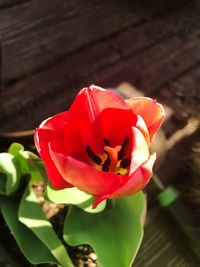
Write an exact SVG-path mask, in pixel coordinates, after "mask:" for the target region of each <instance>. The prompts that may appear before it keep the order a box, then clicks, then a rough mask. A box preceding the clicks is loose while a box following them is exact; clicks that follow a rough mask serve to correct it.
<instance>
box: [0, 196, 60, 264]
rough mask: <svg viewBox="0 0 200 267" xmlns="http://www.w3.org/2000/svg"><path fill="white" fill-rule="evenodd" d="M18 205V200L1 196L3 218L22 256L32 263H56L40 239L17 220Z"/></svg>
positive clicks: (0, 206)
mask: <svg viewBox="0 0 200 267" xmlns="http://www.w3.org/2000/svg"><path fill="white" fill-rule="evenodd" d="M18 206H19V203H18V200H17V199H15V198H13V197H2V198H1V200H0V208H1V212H2V215H3V217H4V220H5V221H6V224H7V226H8V227H9V229H10V231H11V233H12V234H13V236H14V238H15V240H16V242H17V244H18V246H19V248H20V249H21V251H22V253H23V254H24V256H25V257H26V258H27V259H28V260H29V261H30V262H31V263H32V264H41V263H49V262H52V263H58V262H57V260H56V259H55V258H54V257H53V255H52V254H51V253H50V251H49V250H48V248H47V247H46V246H45V245H44V244H43V243H42V242H41V241H40V239H39V238H37V236H36V235H35V234H34V233H33V232H32V231H31V230H30V229H28V228H27V227H26V226H24V224H22V223H21V222H20V221H19V220H18Z"/></svg>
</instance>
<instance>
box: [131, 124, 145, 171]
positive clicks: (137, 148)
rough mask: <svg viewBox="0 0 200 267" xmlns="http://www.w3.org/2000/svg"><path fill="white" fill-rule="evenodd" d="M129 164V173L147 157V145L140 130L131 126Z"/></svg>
mask: <svg viewBox="0 0 200 267" xmlns="http://www.w3.org/2000/svg"><path fill="white" fill-rule="evenodd" d="M130 150H131V164H130V170H129V175H130V174H132V173H133V172H134V171H135V170H136V169H137V168H138V167H139V166H140V165H141V164H143V163H144V162H146V161H147V160H148V158H149V147H148V144H147V141H146V139H145V137H144V135H143V134H142V132H141V131H140V130H138V129H137V128H136V127H132V142H131V148H130Z"/></svg>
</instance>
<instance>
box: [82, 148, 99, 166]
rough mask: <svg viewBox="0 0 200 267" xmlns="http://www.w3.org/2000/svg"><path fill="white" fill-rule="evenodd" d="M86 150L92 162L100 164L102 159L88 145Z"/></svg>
mask: <svg viewBox="0 0 200 267" xmlns="http://www.w3.org/2000/svg"><path fill="white" fill-rule="evenodd" d="M86 152H87V154H88V156H89V157H90V158H91V159H92V160H93V161H94V163H96V164H97V165H101V163H102V159H101V158H100V157H99V156H97V155H96V154H95V153H94V152H93V151H92V149H91V148H90V146H89V145H87V146H86Z"/></svg>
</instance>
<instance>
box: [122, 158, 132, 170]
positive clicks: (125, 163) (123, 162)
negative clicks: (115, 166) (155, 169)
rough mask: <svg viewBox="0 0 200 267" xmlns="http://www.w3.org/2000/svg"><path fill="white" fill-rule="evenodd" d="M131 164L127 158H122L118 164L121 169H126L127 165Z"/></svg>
mask: <svg viewBox="0 0 200 267" xmlns="http://www.w3.org/2000/svg"><path fill="white" fill-rule="evenodd" d="M130 164H131V160H130V159H129V158H124V159H123V160H122V161H121V162H120V166H121V167H122V168H123V169H126V168H127V167H128V166H129V165H130Z"/></svg>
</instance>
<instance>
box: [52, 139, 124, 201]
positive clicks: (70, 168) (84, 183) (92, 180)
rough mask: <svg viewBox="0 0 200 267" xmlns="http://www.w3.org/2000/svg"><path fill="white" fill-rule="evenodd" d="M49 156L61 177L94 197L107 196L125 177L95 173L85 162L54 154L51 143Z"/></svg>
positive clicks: (119, 185) (100, 172)
mask: <svg viewBox="0 0 200 267" xmlns="http://www.w3.org/2000/svg"><path fill="white" fill-rule="evenodd" d="M50 154H51V157H52V159H53V161H54V163H55V165H56V168H57V169H58V170H59V172H60V174H61V175H62V177H63V178H64V179H65V180H66V181H67V182H68V183H70V184H72V185H74V186H75V187H77V188H78V189H80V190H82V191H85V192H87V193H90V194H93V195H95V196H96V195H105V194H109V193H110V192H113V191H115V190H117V188H119V187H121V185H122V184H123V183H124V179H125V176H120V175H115V174H113V173H111V172H102V171H97V170H96V169H94V168H93V167H92V166H90V165H88V164H87V163H85V162H82V161H79V160H78V159H75V158H73V157H71V156H65V155H63V154H62V153H58V152H56V151H55V150H54V147H53V145H52V144H51V143H50Z"/></svg>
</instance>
